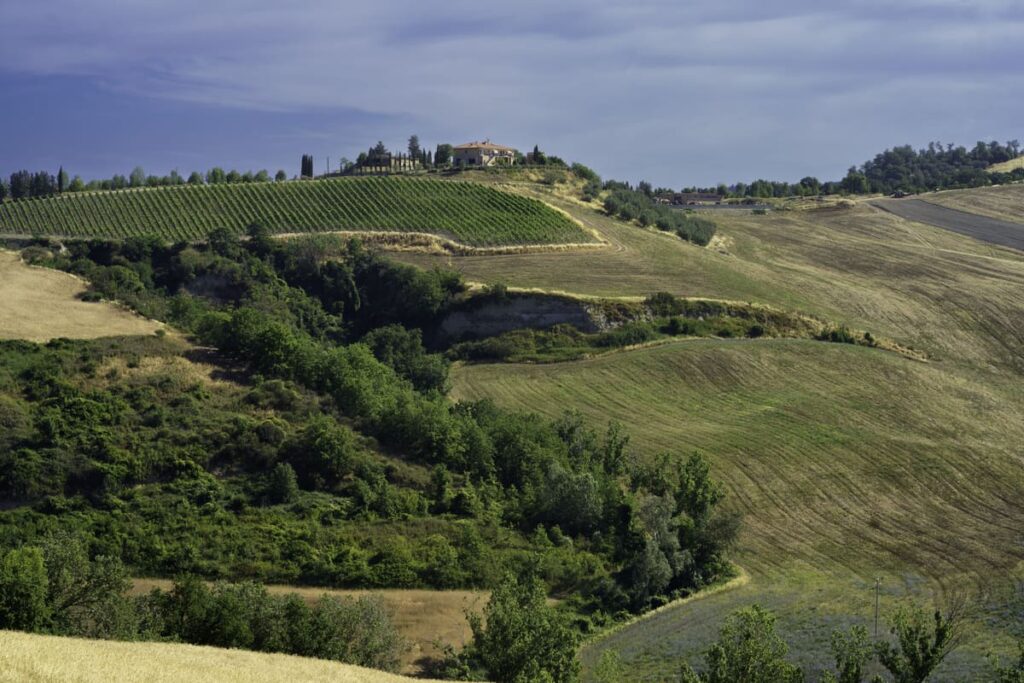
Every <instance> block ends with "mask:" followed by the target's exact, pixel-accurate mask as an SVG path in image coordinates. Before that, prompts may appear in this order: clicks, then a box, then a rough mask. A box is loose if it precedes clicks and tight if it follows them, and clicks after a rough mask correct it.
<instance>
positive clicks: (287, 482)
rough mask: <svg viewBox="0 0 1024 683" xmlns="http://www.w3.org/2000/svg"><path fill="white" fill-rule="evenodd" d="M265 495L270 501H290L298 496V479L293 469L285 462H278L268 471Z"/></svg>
mask: <svg viewBox="0 0 1024 683" xmlns="http://www.w3.org/2000/svg"><path fill="white" fill-rule="evenodd" d="M267 497H268V498H269V499H270V501H271V502H272V503H292V502H294V501H295V499H296V498H298V497H299V480H298V477H296V476H295V469H294V468H292V466H291V465H289V464H288V463H286V462H279V463H277V465H275V466H274V469H273V470H271V472H270V481H269V483H268V484H267Z"/></svg>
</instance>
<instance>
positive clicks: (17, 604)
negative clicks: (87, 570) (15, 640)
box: [0, 547, 50, 631]
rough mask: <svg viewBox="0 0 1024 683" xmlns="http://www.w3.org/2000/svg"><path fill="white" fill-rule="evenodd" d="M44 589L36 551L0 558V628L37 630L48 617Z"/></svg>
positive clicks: (40, 556) (13, 552) (39, 553)
mask: <svg viewBox="0 0 1024 683" xmlns="http://www.w3.org/2000/svg"><path fill="white" fill-rule="evenodd" d="M47 586H48V581H47V578H46V566H45V564H44V562H43V553H42V551H41V550H39V548H34V547H25V548H19V549H17V550H11V551H10V552H8V553H7V554H6V555H4V556H3V559H0V629H13V630H16V631H38V630H39V629H41V628H42V627H43V626H44V625H45V624H46V622H47V620H48V618H49V615H50V610H49V607H48V606H47V604H46V591H47Z"/></svg>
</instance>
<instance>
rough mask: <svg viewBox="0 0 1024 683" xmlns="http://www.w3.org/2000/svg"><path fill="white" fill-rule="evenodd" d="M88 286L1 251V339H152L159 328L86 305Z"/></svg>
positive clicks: (109, 307) (105, 308)
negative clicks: (136, 336) (84, 295)
mask: <svg viewBox="0 0 1024 683" xmlns="http://www.w3.org/2000/svg"><path fill="white" fill-rule="evenodd" d="M85 290H86V284H85V283H84V282H83V281H81V280H79V279H77V278H75V277H73V276H71V275H68V274H67V273H61V272H58V271H55V270H47V269H45V268H31V267H29V266H27V265H25V264H24V263H22V261H21V259H20V257H19V256H18V255H17V254H15V253H12V252H7V251H0V339H27V340H30V341H47V340H49V339H55V338H57V337H67V338H70V339H93V338H95V337H112V336H118V335H133V334H152V333H153V332H154V331H156V330H157V329H158V328H160V327H161V325H160V324H159V323H155V322H153V321H151V320H146V319H145V318H142V317H140V316H138V315H135V314H134V313H131V312H129V311H127V310H125V309H122V308H119V307H117V306H114V305H112V304H109V303H86V302H84V301H81V300H80V299H79V298H78V295H79V294H81V293H82V292H84V291H85Z"/></svg>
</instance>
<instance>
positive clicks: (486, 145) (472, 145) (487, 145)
mask: <svg viewBox="0 0 1024 683" xmlns="http://www.w3.org/2000/svg"><path fill="white" fill-rule="evenodd" d="M455 149H493V150H496V151H499V152H514V151H516V150H515V148H514V147H506V146H505V145H496V144H494V143H493V142H491V141H490V140H484V141H483V142H467V143H465V144H462V145H455Z"/></svg>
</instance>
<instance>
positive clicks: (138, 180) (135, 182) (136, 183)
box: [128, 166, 146, 187]
mask: <svg viewBox="0 0 1024 683" xmlns="http://www.w3.org/2000/svg"><path fill="white" fill-rule="evenodd" d="M128 182H129V184H130V185H131V187H143V186H145V184H146V172H145V171H144V170H142V167H141V166H136V167H135V168H133V169H132V172H131V174H130V175H129V176H128Z"/></svg>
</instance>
